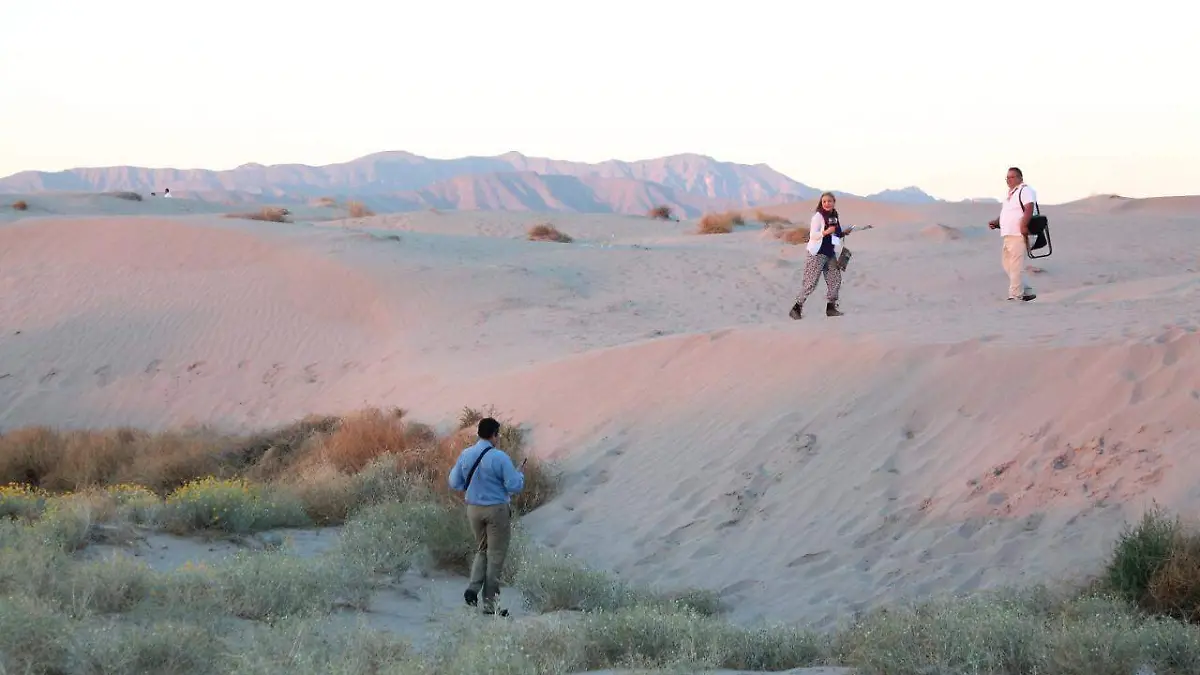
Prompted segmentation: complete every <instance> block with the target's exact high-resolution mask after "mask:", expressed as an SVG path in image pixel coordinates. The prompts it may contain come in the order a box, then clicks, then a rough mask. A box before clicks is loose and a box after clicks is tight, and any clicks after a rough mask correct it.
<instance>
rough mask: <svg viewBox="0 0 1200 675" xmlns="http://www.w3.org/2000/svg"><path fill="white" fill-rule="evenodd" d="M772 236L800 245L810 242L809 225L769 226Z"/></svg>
mask: <svg viewBox="0 0 1200 675" xmlns="http://www.w3.org/2000/svg"><path fill="white" fill-rule="evenodd" d="M767 229H768V230H769V232H770V234H771V236H773V237H775V238H776V239H778V240H780V241H782V242H783V243H785V244H792V245H793V246H799V245H801V244H807V243H808V228H807V227H803V226H801V227H783V226H781V225H778V224H771V225H768V226H767Z"/></svg>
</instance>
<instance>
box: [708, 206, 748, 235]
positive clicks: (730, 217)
mask: <svg viewBox="0 0 1200 675" xmlns="http://www.w3.org/2000/svg"><path fill="white" fill-rule="evenodd" d="M745 223H746V221H745V219H744V218H743V217H742V214H741V213H738V212H737V211H726V212H724V213H706V214H704V215H703V216H702V217H701V218H700V222H699V224H698V225H697V229H696V232H697V234H729V233H730V232H733V228H734V226H735V225H744V224H745Z"/></svg>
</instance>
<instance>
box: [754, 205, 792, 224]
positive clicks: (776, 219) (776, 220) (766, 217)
mask: <svg viewBox="0 0 1200 675" xmlns="http://www.w3.org/2000/svg"><path fill="white" fill-rule="evenodd" d="M754 219H755V220H757V221H758V222H760V223H762V224H763V225H791V224H792V221H790V220H788V219H787V218H784V217H783V216H780V215H776V214H774V213H768V212H766V211H763V210H762V209H758V210H756V211H755V212H754Z"/></svg>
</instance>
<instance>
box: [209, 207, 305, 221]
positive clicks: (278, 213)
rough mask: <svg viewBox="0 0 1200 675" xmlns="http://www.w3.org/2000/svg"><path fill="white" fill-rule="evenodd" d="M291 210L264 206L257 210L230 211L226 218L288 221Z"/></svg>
mask: <svg viewBox="0 0 1200 675" xmlns="http://www.w3.org/2000/svg"><path fill="white" fill-rule="evenodd" d="M290 215H291V212H290V211H288V210H287V209H285V208H281V207H278V206H264V207H262V208H261V209H259V210H258V211H257V212H252V213H230V214H227V215H226V216H225V217H226V218H242V219H245V220H262V221H267V222H272V223H290V222H292V219H291V218H290Z"/></svg>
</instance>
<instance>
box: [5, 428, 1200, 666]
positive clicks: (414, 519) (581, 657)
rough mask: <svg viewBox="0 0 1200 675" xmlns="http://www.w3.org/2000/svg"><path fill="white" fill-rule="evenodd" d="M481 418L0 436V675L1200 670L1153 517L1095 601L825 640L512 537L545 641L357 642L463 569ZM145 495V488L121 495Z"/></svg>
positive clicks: (509, 438) (893, 621) (498, 624)
mask: <svg viewBox="0 0 1200 675" xmlns="http://www.w3.org/2000/svg"><path fill="white" fill-rule="evenodd" d="M485 415H492V416H497V415H496V413H495V411H494V410H491V409H474V408H464V409H463V411H462V414H461V415H460V417H459V419H458V421H457V422H458V423H457V424H456V425H454V426H455V428H454V429H452V430H451V431H449V432H448V433H439V432H437V431H436V430H434V429H433V428H431V427H429V426H426V425H423V424H420V423H418V422H414V421H411V420H410V419H408V416H407V414H405V412H404V411H403V410H398V409H395V410H379V409H368V410H364V411H361V412H358V413H355V414H352V415H346V416H313V417H309V418H306V419H303V420H300V421H298V422H296V423H294V424H291V425H286V426H284V427H281V428H278V429H274V430H269V431H266V432H264V433H261V434H256V435H251V436H240V435H239V436H234V435H225V434H219V433H217V432H215V431H212V430H200V429H188V430H177V431H170V432H161V433H149V432H145V431H140V430H133V429H118V430H100V431H73V432H59V431H55V430H52V429H48V428H44V427H36V428H24V429H17V430H13V431H10V432H7V433H4V434H0V481H3V480H7V481H14V482H15V483H14V484H10V485H6V486H4V487H3V488H0V671H2V672H21V673H47V674H48V673H68V674H71V675H76V674H78V675H92V674H93V673H108V672H171V673H187V674H191V673H196V674H199V673H213V672H221V673H264V674H265V673H279V672H288V673H302V674H308V673H313V674H315V673H327V672H374V673H400V672H403V673H414V674H422V675H442V674H448V673H456V674H457V673H462V674H464V675H474V674H480V675H482V674H484V673H488V674H490V673H496V672H500V673H530V674H536V675H543V674H544V675H550V674H555V675H558V674H564V673H572V672H585V671H589V670H599V669H606V668H683V667H687V668H690V669H695V670H700V669H717V668H722V669H730V670H739V671H780V670H786V669H790V668H798V667H805V666H816V665H840V666H848V667H852V668H856V669H858V672H861V673H864V674H867V673H875V674H880V675H915V674H918V673H954V674H959V673H978V674H983V673H988V674H993V675H1015V674H1017V673H1022V674H1023V673H1044V674H1046V675H1109V674H1111V675H1118V674H1119V675H1129V674H1130V673H1135V672H1138V671H1139V669H1146V670H1147V671H1152V672H1155V673H1158V674H1160V675H1166V674H1168V673H1170V674H1175V673H1198V672H1200V629H1198V628H1197V627H1196V626H1194V625H1190V624H1189V623H1188V622H1189V621H1195V619H1196V616H1197V614H1198V613H1200V612H1198V605H1197V593H1196V583H1195V580H1196V579H1197V577H1198V576H1200V575H1198V572H1197V570H1198V569H1200V562H1198V559H1197V557H1195V556H1196V551H1197V550H1198V545H1197V542H1198V541H1200V531H1198V530H1196V529H1193V528H1192V527H1190V526H1189V525H1186V524H1185V523H1184V522H1182V521H1180V520H1179V519H1177V518H1169V517H1168V516H1167V515H1166V514H1164V513H1163V512H1162V511H1161V510H1158V509H1155V510H1152V511H1150V512H1149V513H1147V514H1146V515H1145V516H1144V517H1143V518H1142V520H1141V521H1140V522H1139V523H1137V524H1136V525H1135V526H1133V527H1131V528H1129V529H1128V530H1127V531H1125V532H1123V533H1122V534H1121V535H1120V536H1119V537H1118V539H1117V541H1116V543H1115V546H1114V548H1113V552H1112V555H1111V556H1110V558H1109V559H1108V560H1107V561H1106V565H1105V567H1104V570H1103V573H1102V574H1101V575H1100V576H1099V578H1097V579H1096V580H1094V582H1092V583H1090V584H1089V585H1088V586H1087V587H1086V588H1085V589H1083V590H1072V589H1062V590H1051V589H1049V588H1046V587H1033V588H1030V589H1027V590H1023V591H1000V592H992V593H982V594H976V595H973V596H970V597H951V596H946V597H938V598H933V599H929V600H925V601H922V602H919V603H902V604H898V605H893V606H890V607H886V608H879V609H877V610H874V611H871V612H868V613H866V614H865V615H862V616H859V617H857V618H856V619H855V620H854V621H852V622H850V623H849V624H847V625H843V626H841V627H839V628H838V629H837V630H835V631H833V632H830V633H824V632H817V631H813V630H808V629H805V628H804V627H802V626H796V625H770V624H768V625H758V626H737V625H734V624H732V623H729V622H727V621H726V620H725V619H724V618H723V617H722V613H723V611H724V607H723V606H722V603H721V601H720V598H719V597H718V596H717V595H716V594H715V593H713V592H711V591H705V590H697V589H648V588H641V587H638V586H636V585H634V584H631V583H629V582H626V581H622V580H620V579H617V578H615V577H613V576H610V575H609V574H607V573H604V572H602V571H599V570H594V569H590V568H588V567H586V566H584V565H582V564H580V563H579V562H577V561H576V560H574V559H572V558H569V557H564V556H561V555H557V554H554V553H551V552H549V551H544V550H541V549H538V548H536V547H534V546H533V545H532V544H531V543H530V541H529V540H528V539H527V538H526V537H525V536H524V535H523V534H522V530H521V525H520V522H519V521H518V523H517V525H516V528H517V529H516V537H515V539H514V542H513V547H512V549H511V551H510V560H511V561H512V564H511V565H510V566H509V567H508V569H507V570H506V579H507V582H508V583H510V584H512V585H513V586H515V587H516V588H518V589H520V590H521V592H522V594H523V596H524V597H525V600H526V605H527V608H528V609H530V610H532V611H534V612H537V613H549V612H559V613H560V614H559V615H558V616H557V617H554V618H553V620H551V617H547V618H546V620H515V621H497V620H494V619H489V618H486V617H482V616H478V615H471V614H464V615H463V616H461V617H459V618H455V619H453V621H452V623H451V624H450V625H449V626H448V627H447V629H446V630H445V631H444V632H442V633H441V634H439V635H438V636H437V637H436V639H435V641H434V643H433V644H432V645H431V646H430V647H429V648H428V649H425V650H422V651H417V650H415V649H413V648H412V647H411V646H410V645H409V644H408V643H407V641H406V640H403V639H400V638H399V637H397V636H395V635H390V634H388V633H385V632H380V631H378V630H373V629H370V628H367V627H365V626H358V627H355V626H353V625H350V624H348V622H346V621H345V614H344V612H345V611H350V612H354V611H361V610H362V609H364V608H366V607H367V606H368V605H369V604H370V601H371V597H372V594H373V593H375V592H376V591H378V590H379V589H381V588H383V587H386V586H394V585H395V584H396V583H397V580H398V579H399V577H400V575H402V574H404V573H405V572H406V571H407V570H409V569H410V568H413V567H438V568H442V569H446V570H456V571H460V572H461V571H463V570H465V567H466V564H467V563H468V561H469V556H470V554H471V551H472V547H473V543H472V538H471V535H470V532H469V530H468V528H467V526H466V521H465V518H463V517H462V508H463V507H462V502H461V500H459V499H457V498H453V497H450V496H449V495H447V494H446V492H445V489H446V488H445V487H444V485H445V474H446V471H447V470H448V468H449V464H448V462H451V461H453V459H454V458H455V457H456V456H457V454H458V452H459V451H460V449H461V448H462V447H465V446H466V445H468V444H469V443H468V441H470V440H472V439H471V438H470V434H471V432H472V431H473V428H474V425H475V424H476V422H477V421H478V420H479V419H480V418H482V417H483V416H485ZM502 429H503V434H504V436H503V438H502V439H501V441H500V445H501V447H504V448H505V449H506V450H508V451H509V452H512V453H513V454H514V455H515V456H516V457H517V458H518V461H519V460H520V458H521V456H522V455H521V452H522V446H523V442H524V440H525V438H524V435H525V434H524V431H523V430H522V429H521V428H520V427H519V426H518V425H512V424H508V423H505V424H503V426H502ZM152 459H154V460H155V461H151V460H152ZM526 473H527V476H529V477H530V481H529V484H530V485H534V483H535V480H545V481H546V483H545V485H546V488H545V489H544V492H540V493H538V494H539V495H540V496H539V497H537V500H538V501H536V502H531V503H527V504H525V505H524V506H523V507H522V508H520V509H519V510H521V511H525V510H528V509H529V508H531V507H532V506H536V505H537V504H541V503H545V500H546V499H547V498H548V497H549V495H551V494H553V490H552V488H551V487H550V486H552V485H553V481H551V480H550V479H549V478H548V477H546V472H545V471H544V469H543V468H542V467H540V465H538V464H537V462H536V460H535V459H533V458H531V459H530V464H529V465H527V466H526ZM133 476H142V477H145V478H147V479H150V482H151V483H153V487H151V486H150V485H146V486H140V485H136V484H132V483H129V482H119V481H126V480H129V479H131V477H133ZM535 476H541V478H536V479H535V478H534V477H535ZM29 481H33V483H32V484H31V483H30V482H29ZM65 490H69V491H65ZM535 492H536V490H535ZM314 522H315V523H336V522H341V523H345V527H344V528H343V529H342V531H341V533H340V534H338V535H337V536H336V540H335V542H334V543H333V544H332V545H330V546H328V547H327V548H324V549H322V550H320V551H319V552H315V553H313V554H312V555H309V556H301V555H298V554H297V553H296V552H294V551H292V550H289V547H288V545H287V544H286V543H285V542H284V538H283V537H279V536H278V535H275V534H273V533H268V534H264V535H261V541H262V542H263V546H262V547H261V548H262V550H242V551H240V552H239V553H237V554H235V555H232V556H230V557H227V558H225V559H223V560H220V561H219V562H217V563H213V564H199V563H198V564H188V565H185V566H183V567H181V568H178V569H169V570H160V569H154V568H152V567H151V566H149V565H148V564H147V563H145V562H143V561H142V560H140V559H137V558H133V557H132V556H127V555H113V554H108V553H105V554H94V555H86V556H85V555H84V552H86V551H87V550H88V549H89V548H90V547H96V546H98V545H101V544H108V545H116V544H121V543H123V542H127V541H130V540H132V539H133V538H134V537H135V536H137V533H138V532H140V531H144V528H153V529H160V530H161V529H167V530H172V531H176V532H180V533H188V532H196V531H202V532H206V533H209V534H210V535H214V536H222V537H228V536H232V535H240V534H245V533H248V532H252V531H255V530H262V529H267V528H271V529H273V528H278V527H287V526H291V525H304V524H309V523H314ZM138 528H143V529H140V530H139V529H138ZM272 537H274V538H273V539H272ZM271 542H274V543H271ZM468 642H469V644H470V648H469V649H465V648H463V645H464V644H467V643H468Z"/></svg>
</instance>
